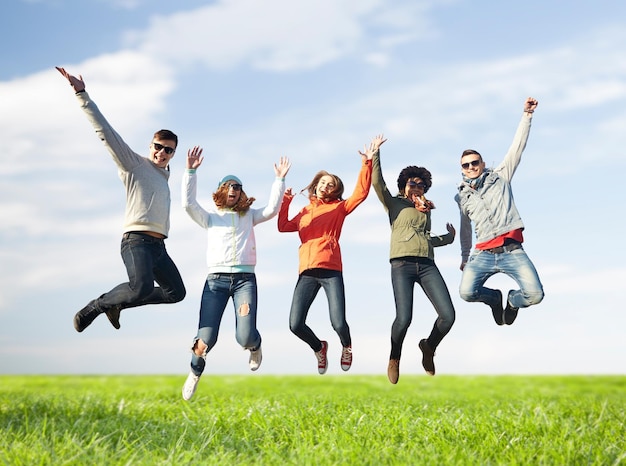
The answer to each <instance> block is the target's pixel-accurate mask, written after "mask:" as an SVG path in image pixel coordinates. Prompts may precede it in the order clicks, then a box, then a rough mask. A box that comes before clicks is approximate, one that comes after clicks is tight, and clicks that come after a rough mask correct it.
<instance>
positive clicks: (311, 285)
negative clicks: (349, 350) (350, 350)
mask: <svg viewBox="0 0 626 466" xmlns="http://www.w3.org/2000/svg"><path fill="white" fill-rule="evenodd" d="M320 288H324V292H325V293H326V299H327V300H328V312H329V314H330V323H331V324H332V326H333V329H334V330H335V332H337V335H339V339H340V340H341V345H342V346H351V345H352V338H351V337H350V327H349V326H348V322H347V321H346V294H345V288H344V283H343V274H342V273H341V272H340V271H338V270H328V269H309V270H305V271H304V272H302V273H301V274H300V276H299V277H298V282H297V283H296V288H295V290H294V291H293V300H292V301H291V311H290V312H289V329H290V330H291V331H292V332H293V333H294V335H296V336H297V337H298V338H300V339H301V340H302V341H304V342H306V343H307V344H308V345H309V346H310V347H311V349H312V350H313V351H319V350H321V349H322V342H321V340H320V339H319V338H317V336H316V335H315V333H313V330H311V328H310V327H309V326H308V325H307V324H306V317H307V315H308V314H309V309H310V308H311V304H313V300H314V299H315V296H317V292H318V291H319V289H320Z"/></svg>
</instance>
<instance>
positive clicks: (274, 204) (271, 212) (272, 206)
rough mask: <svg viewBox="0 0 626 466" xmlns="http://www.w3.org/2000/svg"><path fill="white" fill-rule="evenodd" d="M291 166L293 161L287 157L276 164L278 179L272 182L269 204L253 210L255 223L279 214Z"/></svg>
mask: <svg viewBox="0 0 626 466" xmlns="http://www.w3.org/2000/svg"><path fill="white" fill-rule="evenodd" d="M290 168H291V162H290V161H289V159H288V158H287V157H281V158H280V161H279V162H278V164H274V173H275V174H276V179H275V180H274V182H273V183H272V189H271V190H270V198H269V201H268V202H267V205H266V206H265V208H263V209H258V210H257V209H255V210H254V211H253V215H254V220H253V221H254V224H255V225H256V224H258V223H261V222H266V221H267V220H269V219H271V218H274V217H275V216H276V214H278V210H279V208H280V204H281V201H282V199H283V194H284V193H285V177H286V176H287V173H289V169H290Z"/></svg>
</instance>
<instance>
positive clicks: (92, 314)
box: [74, 299, 101, 332]
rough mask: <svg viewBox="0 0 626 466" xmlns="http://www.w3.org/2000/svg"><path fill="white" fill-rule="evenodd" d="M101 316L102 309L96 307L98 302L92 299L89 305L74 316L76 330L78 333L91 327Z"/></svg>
mask: <svg viewBox="0 0 626 466" xmlns="http://www.w3.org/2000/svg"><path fill="white" fill-rule="evenodd" d="M100 314H101V311H100V309H98V308H97V307H96V300H95V299H92V300H91V301H89V304H87V305H86V306H85V307H84V308H82V309H81V310H80V311H78V312H77V313H76V315H75V316H74V328H75V329H76V331H77V332H82V331H83V330H85V329H86V328H87V327H89V326H90V325H91V323H92V322H93V321H94V319H95V318H96V317H98V315H100Z"/></svg>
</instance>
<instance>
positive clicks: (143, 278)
mask: <svg viewBox="0 0 626 466" xmlns="http://www.w3.org/2000/svg"><path fill="white" fill-rule="evenodd" d="M57 70H58V71H59V72H60V73H61V74H62V75H63V76H64V77H65V78H66V79H67V80H68V82H69V83H70V86H72V88H73V89H74V92H75V93H76V97H77V99H78V102H79V104H80V106H81V107H82V109H83V111H84V112H85V114H86V116H87V119H88V120H89V121H90V123H91V124H92V126H93V128H94V129H95V131H96V134H97V135H98V137H99V138H100V140H101V141H102V142H103V143H104V146H105V147H106V149H107V150H108V151H109V153H110V154H111V156H112V157H113V161H114V162H115V164H116V165H117V168H118V175H119V177H120V179H121V180H122V183H124V187H125V189H126V213H125V218H124V234H123V236H122V243H121V255H122V260H123V261H124V265H125V266H126V271H127V273H128V277H129V281H128V282H126V283H122V284H120V285H118V286H116V287H115V288H113V289H112V290H111V291H109V292H108V293H104V294H103V295H102V296H100V297H99V298H96V299H93V300H91V301H90V302H89V303H88V304H87V305H86V306H85V307H84V308H83V309H81V310H80V311H79V312H77V313H76V315H75V316H74V328H75V329H76V330H77V331H78V332H82V331H83V330H85V329H86V328H87V327H88V326H89V325H90V324H91V323H92V322H93V321H94V319H95V318H96V317H98V316H99V315H100V314H103V313H104V314H106V316H107V317H108V319H109V321H110V322H111V325H113V327H115V328H116V329H119V328H120V322H119V318H120V311H121V310H122V309H127V308H130V307H136V306H143V305H145V304H161V303H176V302H179V301H182V299H183V298H184V297H185V293H186V292H185V285H184V284H183V280H182V278H181V276H180V273H179V271H178V269H177V268H176V265H175V264H174V262H173V261H172V259H171V258H170V256H169V255H168V253H167V251H166V249H165V238H167V236H168V232H169V228H170V188H169V184H168V180H169V176H170V171H169V162H170V160H171V159H172V157H174V153H175V152H176V146H177V145H178V137H177V136H176V135H175V134H174V133H172V132H171V131H169V130H166V129H162V130H160V131H157V132H156V133H155V134H154V136H153V137H152V142H151V143H150V155H149V156H148V157H142V156H140V155H139V154H137V153H135V152H134V151H133V150H132V149H131V148H130V147H128V145H127V144H126V143H125V142H124V141H123V140H122V138H121V137H120V135H119V134H117V132H116V131H115V130H114V129H113V128H112V127H111V125H110V124H109V123H108V122H107V120H106V119H105V118H104V116H103V115H102V113H100V110H99V109H98V107H97V106H96V104H95V103H94V102H93V101H92V100H91V98H90V97H89V94H87V92H86V91H85V82H84V81H83V79H82V76H79V77H76V76H73V75H71V74H69V73H68V72H67V71H65V69H64V68H59V67H57ZM155 281H156V282H157V283H158V285H159V286H154V282H155Z"/></svg>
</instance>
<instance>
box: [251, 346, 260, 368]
mask: <svg viewBox="0 0 626 466" xmlns="http://www.w3.org/2000/svg"><path fill="white" fill-rule="evenodd" d="M261 361H263V351H261V347H260V346H259V348H258V349H257V350H256V351H255V350H252V349H251V350H250V361H249V363H250V370H251V371H255V370H257V369H258V368H259V367H260V366H261Z"/></svg>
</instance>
